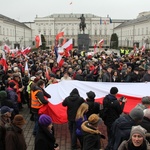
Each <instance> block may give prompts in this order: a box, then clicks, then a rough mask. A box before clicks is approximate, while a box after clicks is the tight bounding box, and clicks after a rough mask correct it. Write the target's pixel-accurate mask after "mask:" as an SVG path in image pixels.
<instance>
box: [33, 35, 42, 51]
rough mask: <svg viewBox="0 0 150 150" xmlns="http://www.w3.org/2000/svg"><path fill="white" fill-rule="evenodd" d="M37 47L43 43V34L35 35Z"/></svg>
mask: <svg viewBox="0 0 150 150" xmlns="http://www.w3.org/2000/svg"><path fill="white" fill-rule="evenodd" d="M35 42H36V48H38V47H39V46H41V45H42V39H41V34H39V35H36V36H35Z"/></svg>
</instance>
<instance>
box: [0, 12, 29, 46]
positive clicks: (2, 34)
mask: <svg viewBox="0 0 150 150" xmlns="http://www.w3.org/2000/svg"><path fill="white" fill-rule="evenodd" d="M4 44H7V45H9V46H10V48H14V47H15V45H16V46H19V47H26V46H30V45H32V30H31V29H30V28H29V27H28V26H26V25H25V24H24V23H20V22H18V21H16V20H14V19H11V18H8V17H6V16H3V15H0V46H1V48H2V47H3V45H4Z"/></svg>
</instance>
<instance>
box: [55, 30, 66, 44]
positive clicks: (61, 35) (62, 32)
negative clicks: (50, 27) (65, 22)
mask: <svg viewBox="0 0 150 150" xmlns="http://www.w3.org/2000/svg"><path fill="white" fill-rule="evenodd" d="M64 30H65V28H63V29H62V30H61V31H60V32H59V33H58V34H57V35H56V40H57V41H58V40H59V39H60V38H61V37H63V36H64Z"/></svg>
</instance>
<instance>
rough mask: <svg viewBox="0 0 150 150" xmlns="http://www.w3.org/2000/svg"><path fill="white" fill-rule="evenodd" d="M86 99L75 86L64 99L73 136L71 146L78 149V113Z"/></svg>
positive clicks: (71, 135)
mask: <svg viewBox="0 0 150 150" xmlns="http://www.w3.org/2000/svg"><path fill="white" fill-rule="evenodd" d="M83 102H84V99H83V98H82V97H80V95H79V91H78V89H77V88H74V89H73V90H72V91H71V92H70V95H69V96H68V97H66V98H65V99H64V101H63V102H62V105H63V106H64V107H67V118H68V124H69V130H70V137H71V148H72V149H77V136H76V121H75V118H76V113H77V110H78V108H79V107H80V105H81V104H82V103H83Z"/></svg>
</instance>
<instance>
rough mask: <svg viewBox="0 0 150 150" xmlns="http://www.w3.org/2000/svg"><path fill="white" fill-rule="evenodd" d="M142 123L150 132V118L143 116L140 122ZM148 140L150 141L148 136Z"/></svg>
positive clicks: (149, 132)
mask: <svg viewBox="0 0 150 150" xmlns="http://www.w3.org/2000/svg"><path fill="white" fill-rule="evenodd" d="M140 125H141V126H142V127H143V128H145V129H146V130H147V133H148V134H150V119H149V118H147V117H143V120H142V122H140ZM146 139H147V140H148V142H150V137H149V136H148V137H146Z"/></svg>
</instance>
